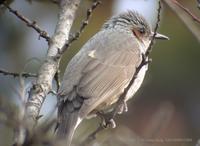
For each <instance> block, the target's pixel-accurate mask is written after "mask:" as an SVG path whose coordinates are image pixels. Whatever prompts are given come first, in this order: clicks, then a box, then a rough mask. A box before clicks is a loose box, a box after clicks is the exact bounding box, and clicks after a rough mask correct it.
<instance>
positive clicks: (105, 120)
mask: <svg viewBox="0 0 200 146" xmlns="http://www.w3.org/2000/svg"><path fill="white" fill-rule="evenodd" d="M97 115H98V116H99V117H100V118H101V125H102V127H104V128H115V127H116V123H115V121H114V119H113V118H112V114H111V113H103V112H97Z"/></svg>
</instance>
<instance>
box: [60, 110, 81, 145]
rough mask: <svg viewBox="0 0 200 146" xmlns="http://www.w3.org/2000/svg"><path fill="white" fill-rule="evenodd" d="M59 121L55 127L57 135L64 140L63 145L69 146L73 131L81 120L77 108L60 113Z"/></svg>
mask: <svg viewBox="0 0 200 146" xmlns="http://www.w3.org/2000/svg"><path fill="white" fill-rule="evenodd" d="M60 114H61V115H60V122H59V124H58V129H57V137H58V138H59V139H61V140H63V141H64V144H65V146H70V144H71V141H72V137H73V135H74V131H75V130H76V128H77V126H78V125H79V123H80V122H81V120H80V119H79V117H78V110H77V111H73V112H65V113H64V112H62V113H60Z"/></svg>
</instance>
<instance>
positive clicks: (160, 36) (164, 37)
mask: <svg viewBox="0 0 200 146" xmlns="http://www.w3.org/2000/svg"><path fill="white" fill-rule="evenodd" d="M151 34H152V37H153V35H154V33H153V32H152V33H151ZM155 39H160V40H169V37H167V36H165V35H163V34H159V33H156V36H155Z"/></svg>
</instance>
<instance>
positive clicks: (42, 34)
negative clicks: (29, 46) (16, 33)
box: [3, 3, 50, 42]
mask: <svg viewBox="0 0 200 146" xmlns="http://www.w3.org/2000/svg"><path fill="white" fill-rule="evenodd" d="M3 5H4V6H5V7H6V8H7V9H8V10H9V11H10V12H11V13H13V14H14V15H15V16H17V17H18V18H19V19H20V20H21V21H23V22H24V23H26V25H27V26H28V27H31V28H33V29H34V30H35V31H36V32H37V33H39V37H43V38H44V39H46V41H47V42H49V40H50V37H49V35H48V33H47V32H46V31H44V30H42V29H41V28H40V27H39V26H38V25H37V24H36V21H30V20H29V19H28V18H26V17H25V16H23V15H22V14H20V13H19V12H18V11H16V10H14V9H12V8H11V7H10V6H9V5H7V4H5V3H4V4H3Z"/></svg>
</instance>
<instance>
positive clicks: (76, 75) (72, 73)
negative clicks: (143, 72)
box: [60, 31, 141, 115]
mask: <svg viewBox="0 0 200 146" xmlns="http://www.w3.org/2000/svg"><path fill="white" fill-rule="evenodd" d="M119 36H120V37H119ZM139 47H140V46H139V45H138V42H137V41H136V40H135V38H134V37H133V36H131V35H127V34H126V33H121V32H108V31H107V32H106V33H105V32H101V33H99V34H97V35H96V36H94V37H93V38H92V40H90V41H89V42H88V43H86V45H85V46H84V47H83V48H82V49H81V51H80V52H79V53H78V54H77V55H76V56H75V57H74V58H73V59H72V61H70V63H69V65H68V67H67V69H66V72H65V75H64V79H63V84H62V86H61V89H60V95H64V97H65V98H68V100H69V101H72V100H76V99H75V98H76V95H74V94H72V91H73V90H75V92H76V94H78V95H79V96H81V97H85V98H87V100H84V102H83V105H82V107H81V108H83V109H82V110H81V111H80V112H83V113H81V115H85V114H88V113H89V112H91V111H92V110H93V109H94V108H96V107H97V106H98V105H99V104H101V103H102V102H103V101H105V100H107V99H108V98H112V97H114V96H117V95H119V94H121V93H122V92H123V90H124V88H125V87H126V86H127V85H128V83H129V81H130V80H131V78H132V76H133V74H134V72H135V69H136V67H137V66H138V65H139V63H140V62H141V52H140V50H139ZM75 88H76V89H75ZM73 92H74V91H73ZM66 95H68V96H66ZM61 97H62V96H61ZM70 98H71V99H70ZM72 98H74V99H72ZM72 106H73V104H72Z"/></svg>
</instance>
